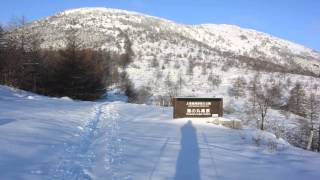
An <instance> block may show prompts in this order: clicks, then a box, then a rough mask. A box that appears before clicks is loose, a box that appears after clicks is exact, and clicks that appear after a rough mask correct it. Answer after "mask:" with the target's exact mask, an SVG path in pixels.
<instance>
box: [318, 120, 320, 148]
mask: <svg viewBox="0 0 320 180" xmlns="http://www.w3.org/2000/svg"><path fill="white" fill-rule="evenodd" d="M318 132H319V135H318V152H320V125H319V129H318Z"/></svg>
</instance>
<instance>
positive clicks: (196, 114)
mask: <svg viewBox="0 0 320 180" xmlns="http://www.w3.org/2000/svg"><path fill="white" fill-rule="evenodd" d="M172 104H173V118H185V117H192V118H203V117H212V116H213V115H218V116H219V117H222V116H223V99H222V98H192V97H177V98H173V99H172Z"/></svg>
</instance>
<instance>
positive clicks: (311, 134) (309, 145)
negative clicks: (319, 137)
mask: <svg viewBox="0 0 320 180" xmlns="http://www.w3.org/2000/svg"><path fill="white" fill-rule="evenodd" d="M312 140H313V129H311V130H310V136H309V140H308V146H307V150H311V146H312Z"/></svg>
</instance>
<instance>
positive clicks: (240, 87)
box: [229, 76, 247, 99]
mask: <svg viewBox="0 0 320 180" xmlns="http://www.w3.org/2000/svg"><path fill="white" fill-rule="evenodd" d="M246 85H247V81H246V79H245V78H244V77H241V76H240V77H237V78H236V79H234V81H233V83H232V87H231V88H229V95H230V96H233V97H235V98H236V99H238V98H239V97H243V96H245V95H246V91H245V88H246Z"/></svg>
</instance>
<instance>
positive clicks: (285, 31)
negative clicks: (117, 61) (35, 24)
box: [0, 0, 320, 51]
mask: <svg viewBox="0 0 320 180" xmlns="http://www.w3.org/2000/svg"><path fill="white" fill-rule="evenodd" d="M0 4H1V6H0V22H1V23H2V24H5V23H7V22H9V21H10V19H12V17H19V16H22V15H24V16H26V17H27V18H28V19H29V20H36V19H40V18H42V17H46V16H49V15H53V14H55V13H57V12H59V11H63V10H65V9H70V8H78V7H109V8H119V9H125V10H131V11H137V12H141V13H145V14H149V15H154V16H159V17H163V18H166V19H170V20H173V21H176V22H179V23H183V24H200V23H214V24H234V25H239V26H241V27H246V28H252V29H256V30H259V31H262V32H266V33H269V34H271V35H274V36H277V37H280V38H284V39H288V40H290V41H293V42H296V43H299V44H302V45H304V46H306V47H309V48H313V49H315V50H317V51H320V0H5V2H1V3H0Z"/></svg>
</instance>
